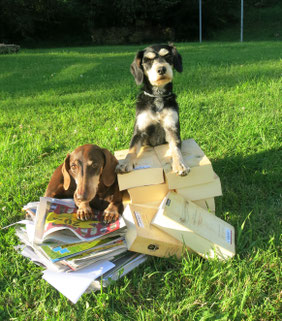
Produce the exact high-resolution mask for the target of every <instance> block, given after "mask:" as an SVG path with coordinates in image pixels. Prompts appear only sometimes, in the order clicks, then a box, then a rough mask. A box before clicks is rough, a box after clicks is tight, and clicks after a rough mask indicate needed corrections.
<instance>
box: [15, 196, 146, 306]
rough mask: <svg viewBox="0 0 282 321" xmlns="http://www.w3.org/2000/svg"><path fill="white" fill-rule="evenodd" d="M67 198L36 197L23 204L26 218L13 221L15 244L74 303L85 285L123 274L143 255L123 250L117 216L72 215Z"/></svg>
mask: <svg viewBox="0 0 282 321" xmlns="http://www.w3.org/2000/svg"><path fill="white" fill-rule="evenodd" d="M76 209H77V208H76V206H75V203H74V201H73V200H72V199H68V200H59V199H54V198H47V197H41V198H40V201H39V202H32V203H28V204H27V205H26V206H24V208H23V210H24V211H25V213H26V219H25V220H22V221H20V222H17V223H16V224H17V227H16V235H17V236H18V238H19V239H20V241H21V244H20V245H18V246H17V247H16V249H17V250H18V251H19V252H20V253H21V254H22V255H23V256H25V257H27V258H29V259H30V260H31V261H33V262H34V263H36V264H38V265H41V266H43V267H44V271H43V276H42V277H43V279H45V280H46V281H47V282H49V283H50V284H51V285H52V286H54V287H55V288H56V289H57V290H58V291H60V292H61V293H62V294H63V295H65V296H66V297H67V298H68V299H69V300H70V301H72V302H73V303H76V302H77V301H78V299H79V298H80V296H81V295H82V294H83V293H85V292H89V291H95V290H99V289H101V287H106V286H107V285H109V284H110V282H112V281H115V280H117V279H119V278H120V277H122V276H124V275H125V274H127V273H128V272H130V271H131V270H133V269H134V268H135V267H137V266H138V265H139V264H141V263H143V262H144V261H145V260H146V259H147V256H146V255H144V254H140V253H135V252H131V251H128V250H127V245H126V242H125V237H124V236H125V233H126V225H125V222H124V220H123V218H122V217H120V218H119V220H117V221H116V222H112V223H103V218H102V212H100V211H96V212H95V213H94V214H95V215H94V219H93V220H91V221H80V220H78V219H77V218H76V214H75V213H76Z"/></svg>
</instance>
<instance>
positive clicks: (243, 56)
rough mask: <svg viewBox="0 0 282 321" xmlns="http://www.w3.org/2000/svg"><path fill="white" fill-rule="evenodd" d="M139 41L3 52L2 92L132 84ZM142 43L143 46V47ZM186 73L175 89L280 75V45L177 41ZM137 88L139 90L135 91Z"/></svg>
mask: <svg viewBox="0 0 282 321" xmlns="http://www.w3.org/2000/svg"><path fill="white" fill-rule="evenodd" d="M138 48H140V47H137V46H124V47H123V46H117V47H89V48H71V49H69V50H67V49H56V50H52V51H48V50H38V51H36V50H35V51H26V52H22V54H21V53H20V54H18V55H9V56H5V57H0V59H1V60H2V62H3V64H2V68H1V67H0V74H1V76H0V88H1V91H2V94H3V95H4V97H7V96H8V97H9V96H12V97H15V96H35V95H39V94H43V93H45V92H51V93H52V94H55V95H64V94H68V93H74V92H85V91H91V90H92V91H96V90H104V91H107V90H108V89H113V88H115V89H117V90H121V91H122V89H123V87H126V91H129V90H130V89H132V88H134V86H135V84H134V80H133V78H132V76H131V75H130V72H129V66H130V64H131V62H132V60H133V58H134V55H135V52H136V50H137V49H138ZM141 48H142V46H141ZM179 48H180V50H179V51H180V53H181V54H182V57H183V62H184V72H183V74H182V75H179V77H177V78H176V91H177V92H182V91H183V92H184V91H187V90H193V91H196V92H212V91H214V90H215V89H218V88H232V87H234V86H237V85H240V84H241V83H243V82H249V81H253V80H255V81H259V80H260V79H264V80H278V79H279V78H280V76H281V75H280V73H279V71H278V70H277V67H276V66H275V65H272V62H274V61H275V60H277V61H278V60H279V58H280V51H279V44H278V43H276V42H270V43H246V44H238V43H235V44H214V43H212V44H204V45H197V44H185V45H183V44H182V45H181V44H179ZM136 92H137V90H136Z"/></svg>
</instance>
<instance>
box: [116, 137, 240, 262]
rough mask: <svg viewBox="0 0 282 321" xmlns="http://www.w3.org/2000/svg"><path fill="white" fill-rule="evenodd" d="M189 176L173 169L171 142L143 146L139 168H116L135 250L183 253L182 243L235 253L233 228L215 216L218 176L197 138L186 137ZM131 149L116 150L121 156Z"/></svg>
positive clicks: (212, 252)
mask: <svg viewBox="0 0 282 321" xmlns="http://www.w3.org/2000/svg"><path fill="white" fill-rule="evenodd" d="M181 151H182V155H183V159H184V162H185V165H187V166H188V167H190V169H191V170H190V173H189V174H188V175H187V176H184V177H181V176H177V175H176V174H175V173H173V172H172V167H171V153H170V149H169V146H168V144H164V145H160V146H156V147H154V148H153V147H149V146H146V147H143V148H142V149H141V151H140V153H139V154H138V159H137V164H136V166H135V169H134V170H133V171H132V172H130V173H126V174H118V183H119V188H120V190H122V191H127V192H128V199H127V200H125V205H126V207H125V210H124V214H123V217H124V219H125V222H126V224H127V234H126V241H127V245H128V249H129V250H131V251H135V252H139V253H144V254H149V255H154V256H159V257H169V256H171V255H176V256H177V257H180V256H181V254H182V253H183V250H184V248H187V249H188V251H194V252H196V253H198V254H199V255H201V256H203V257H206V258H208V257H215V256H217V257H218V258H219V259H226V258H229V257H232V256H234V255H235V244H234V237H235V232H234V228H233V227H232V226H231V225H230V224H228V223H226V222H224V221H223V220H221V219H220V218H218V217H216V216H215V215H214V214H215V201H214V198H215V197H216V196H220V195H222V190H221V184H220V179H219V177H218V176H217V175H216V173H215V172H214V171H213V168H212V164H211V162H210V161H209V159H208V158H207V156H206V155H205V154H204V152H203V151H202V150H201V148H200V147H199V145H198V144H197V143H196V142H195V140H193V139H188V140H185V141H183V142H182V150H181ZM127 152H128V150H122V151H117V152H115V156H116V158H117V159H118V160H119V161H121V162H122V161H123V159H125V157H126V155H127Z"/></svg>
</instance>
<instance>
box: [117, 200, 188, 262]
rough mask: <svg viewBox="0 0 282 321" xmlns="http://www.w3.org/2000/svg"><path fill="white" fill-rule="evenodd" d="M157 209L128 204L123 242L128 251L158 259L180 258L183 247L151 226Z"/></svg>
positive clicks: (124, 216) (125, 211) (124, 214)
mask: <svg viewBox="0 0 282 321" xmlns="http://www.w3.org/2000/svg"><path fill="white" fill-rule="evenodd" d="M157 210H158V209H157V208H150V207H143V206H140V205H134V204H129V205H127V207H126V208H125V210H124V213H123V218H124V221H125V223H126V225H127V232H126V234H125V240H126V243H127V247H128V250H130V251H134V252H139V253H144V254H149V255H153V256H159V257H169V256H172V255H176V256H177V257H180V256H181V254H182V252H183V250H184V245H183V243H182V242H181V241H179V240H177V239H175V238H174V237H172V236H170V235H168V234H167V233H164V232H163V231H162V230H160V229H158V228H156V227H155V226H153V225H151V221H152V218H153V217H154V216H155V214H156V212H157Z"/></svg>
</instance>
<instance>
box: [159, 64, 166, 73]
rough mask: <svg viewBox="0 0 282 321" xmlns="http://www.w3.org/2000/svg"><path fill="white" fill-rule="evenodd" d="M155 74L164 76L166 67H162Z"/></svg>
mask: <svg viewBox="0 0 282 321" xmlns="http://www.w3.org/2000/svg"><path fill="white" fill-rule="evenodd" d="M157 72H158V74H159V75H164V74H165V73H166V67H164V66H162V67H159V68H158V70H157Z"/></svg>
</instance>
